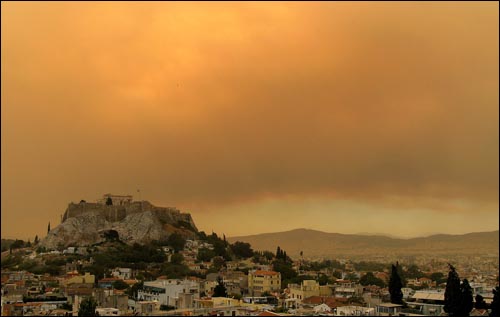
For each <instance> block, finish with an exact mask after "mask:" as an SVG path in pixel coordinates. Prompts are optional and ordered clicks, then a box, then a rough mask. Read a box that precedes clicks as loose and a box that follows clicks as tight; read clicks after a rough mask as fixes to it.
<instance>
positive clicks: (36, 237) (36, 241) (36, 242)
mask: <svg viewBox="0 0 500 317" xmlns="http://www.w3.org/2000/svg"><path fill="white" fill-rule="evenodd" d="M33 243H34V244H38V235H36V236H35V241H33Z"/></svg>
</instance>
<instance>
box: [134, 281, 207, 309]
mask: <svg viewBox="0 0 500 317" xmlns="http://www.w3.org/2000/svg"><path fill="white" fill-rule="evenodd" d="M183 294H191V295H183ZM137 296H138V298H139V300H146V301H158V302H159V303H160V304H161V305H169V306H174V307H176V308H189V307H182V306H181V305H186V303H190V302H191V299H192V301H193V303H194V300H195V299H198V298H199V297H200V284H199V283H198V282H197V281H191V280H187V279H185V280H177V279H168V280H156V281H150V282H144V286H143V289H142V290H139V291H138V294H137ZM180 298H183V299H181V300H180V301H179V299H180ZM190 298H191V299H190Z"/></svg>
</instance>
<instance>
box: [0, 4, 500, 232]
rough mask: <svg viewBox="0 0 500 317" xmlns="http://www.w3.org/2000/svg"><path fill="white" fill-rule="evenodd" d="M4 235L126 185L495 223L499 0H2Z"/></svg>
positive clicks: (306, 212) (438, 228) (224, 215)
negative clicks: (147, 0) (118, 0)
mask: <svg viewBox="0 0 500 317" xmlns="http://www.w3.org/2000/svg"><path fill="white" fill-rule="evenodd" d="M1 6H2V96H1V102H2V110H1V111H2V113H1V114H2V119H1V120H2V122H1V123H2V184H1V185H2V203H1V208H2V212H1V218H2V228H1V229H2V238H6V237H15V238H20V239H28V238H31V239H33V237H34V236H35V235H38V236H39V237H43V236H45V234H46V228H47V222H49V221H50V222H51V225H52V226H53V227H55V226H56V225H57V224H58V223H59V220H60V215H61V214H63V213H64V210H65V209H66V206H67V204H68V203H69V202H71V201H73V202H78V201H79V200H80V199H85V200H89V201H94V200H96V199H99V198H100V197H101V196H102V194H105V193H113V194H132V195H134V199H139V198H140V197H139V194H138V193H137V189H140V190H141V196H142V199H144V200H148V201H151V202H152V203H154V204H158V205H161V206H175V207H177V208H179V209H180V210H182V211H185V212H190V213H191V214H192V216H193V218H194V221H195V222H196V224H197V225H198V228H199V229H200V230H204V231H206V232H210V231H211V230H213V231H214V232H217V233H221V234H222V233H224V234H225V235H227V236H242V235H250V234H258V233H265V232H279V231H286V230H291V229H296V228H309V229H315V230H320V231H325V232H338V233H353V234H356V233H362V232H366V233H385V234H390V235H394V236H400V237H416V236H426V235H430V234H432V233H451V234H461V233H469V232H481V231H493V230H498V221H499V214H498V189H499V186H498V158H499V157H498V150H499V147H498V142H499V139H498V127H499V125H498V110H499V108H498V57H499V56H498V3H496V2H488V3H485V2H479V3H471V2H465V3H425V4H417V3H391V4H388V3H383V2H378V3H373V4H371V3H370V4H369V3H349V2H341V3H287V2H283V3H263V4H260V3H253V2H251V3H209V4H205V3H14V2H7V3H2V4H1Z"/></svg>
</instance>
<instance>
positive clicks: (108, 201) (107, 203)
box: [106, 197, 113, 206]
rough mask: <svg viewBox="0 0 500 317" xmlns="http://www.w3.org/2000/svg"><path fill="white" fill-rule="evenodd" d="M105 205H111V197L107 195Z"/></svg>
mask: <svg viewBox="0 0 500 317" xmlns="http://www.w3.org/2000/svg"><path fill="white" fill-rule="evenodd" d="M106 205H108V206H111V205H113V199H111V197H108V199H106Z"/></svg>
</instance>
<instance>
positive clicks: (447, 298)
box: [444, 264, 462, 316]
mask: <svg viewBox="0 0 500 317" xmlns="http://www.w3.org/2000/svg"><path fill="white" fill-rule="evenodd" d="M448 266H449V268H450V271H449V272H448V280H447V281H446V289H445V292H444V311H445V312H447V313H448V316H458V315H460V302H461V299H462V291H461V288H460V277H459V276H458V273H457V271H456V270H455V267H454V266H453V265H451V264H448Z"/></svg>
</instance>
